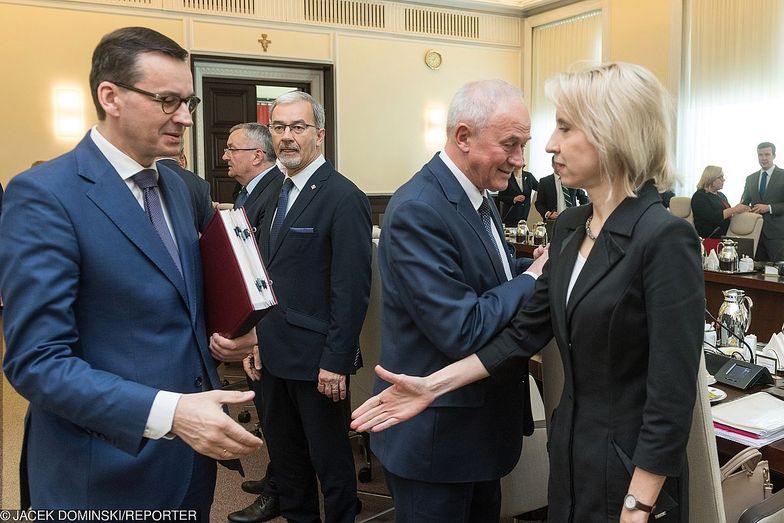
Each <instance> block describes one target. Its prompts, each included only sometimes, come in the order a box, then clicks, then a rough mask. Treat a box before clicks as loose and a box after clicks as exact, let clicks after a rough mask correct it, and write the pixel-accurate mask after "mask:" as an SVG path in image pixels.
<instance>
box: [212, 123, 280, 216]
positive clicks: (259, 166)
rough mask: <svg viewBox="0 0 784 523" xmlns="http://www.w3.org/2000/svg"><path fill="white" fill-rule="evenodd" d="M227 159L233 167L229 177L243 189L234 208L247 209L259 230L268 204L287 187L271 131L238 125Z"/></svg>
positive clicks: (229, 142)
mask: <svg viewBox="0 0 784 523" xmlns="http://www.w3.org/2000/svg"><path fill="white" fill-rule="evenodd" d="M223 159H224V160H226V163H228V164H229V177H231V178H233V179H234V180H235V181H236V182H237V183H239V184H240V186H241V189H240V191H239V193H238V194H237V199H236V200H235V201H234V208H235V209H239V208H241V207H244V208H245V213H246V214H247V215H248V220H249V221H250V224H251V225H253V227H258V225H259V222H260V221H261V218H262V217H263V214H262V211H263V210H264V203H265V202H266V201H267V198H270V197H272V198H276V197H277V196H278V192H280V186H281V185H282V184H283V173H282V172H281V171H280V169H278V167H277V165H276V164H275V159H276V156H275V149H274V148H273V146H272V136H271V135H270V132H269V129H267V127H265V126H264V125H261V124H260V123H255V122H249V123H240V124H237V125H235V126H234V127H232V128H231V130H230V131H229V139H228V140H227V141H226V148H225V149H224V150H223Z"/></svg>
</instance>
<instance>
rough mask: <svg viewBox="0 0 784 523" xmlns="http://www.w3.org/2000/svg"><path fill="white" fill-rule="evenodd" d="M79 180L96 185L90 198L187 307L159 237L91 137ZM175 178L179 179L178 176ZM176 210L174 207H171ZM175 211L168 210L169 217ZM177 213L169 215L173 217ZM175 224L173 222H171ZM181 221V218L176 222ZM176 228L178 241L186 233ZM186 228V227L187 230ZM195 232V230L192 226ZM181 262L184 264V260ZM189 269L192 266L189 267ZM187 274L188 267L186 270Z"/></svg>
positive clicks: (80, 153)
mask: <svg viewBox="0 0 784 523" xmlns="http://www.w3.org/2000/svg"><path fill="white" fill-rule="evenodd" d="M76 155H77V162H78V165H79V176H81V177H82V178H85V179H87V180H90V181H92V182H93V184H94V185H92V186H91V187H90V188H89V189H88V190H87V193H86V194H87V197H88V198H89V199H90V200H92V202H93V203H94V204H95V205H96V206H97V207H98V208H99V209H101V211H102V212H103V213H104V214H105V215H106V217H107V218H109V219H110V220H111V221H112V222H113V223H114V225H115V226H116V227H117V228H118V229H119V230H120V231H121V232H122V233H123V234H124V235H125V236H126V237H127V238H128V240H129V241H130V242H131V243H133V244H134V245H136V247H138V249H139V250H140V251H141V252H142V253H143V254H144V255H145V256H146V257H147V258H149V259H150V261H152V262H153V263H154V264H155V266H156V267H158V269H159V270H160V271H161V272H162V273H163V274H164V275H165V276H166V278H167V279H168V280H169V281H170V282H171V283H172V285H174V286H175V287H176V288H177V291H178V292H179V293H180V295H181V296H182V299H183V301H184V302H185V303H189V301H188V295H187V292H186V289H185V282H184V280H183V277H182V276H181V275H180V272H179V271H178V270H177V266H176V265H174V260H172V258H171V256H170V255H169V252H168V251H167V250H166V247H165V246H164V245H163V242H162V241H161V238H160V237H159V236H158V233H157V232H155V228H154V227H153V226H152V223H150V220H149V218H147V215H146V214H145V213H144V210H143V209H142V208H141V206H140V205H139V203H138V202H137V201H136V199H135V198H134V197H133V194H132V193H131V192H130V190H129V189H128V186H127V185H126V184H125V182H124V181H123V180H122V178H120V176H119V175H118V174H117V171H115V170H114V168H113V167H112V166H111V164H110V163H109V161H108V160H107V159H106V158H105V157H104V156H103V155H102V154H101V153H100V151H99V150H98V148H97V147H96V146H95V144H94V143H93V141H92V140H91V139H90V137H89V135H88V136H87V137H86V138H85V139H84V140H82V142H81V143H80V144H79V146H78V147H77V149H76ZM175 176H176V175H175ZM171 207H174V206H171ZM172 210H173V209H169V211H170V213H171V212H172ZM172 216H176V213H173V214H170V217H172ZM172 219H173V221H174V218H172ZM177 221H178V222H179V221H180V218H179V217H178V218H177ZM178 226H179V229H178V228H175V234H177V236H178V238H179V237H180V236H181V234H184V233H181V231H184V230H186V229H185V228H183V227H182V224H179V225H178ZM185 227H187V224H186V226H185ZM190 227H191V228H193V226H192V225H191V226H190ZM180 258H181V260H180V261H181V262H182V256H181V257H180ZM189 266H191V265H190V264H189ZM183 271H185V267H183Z"/></svg>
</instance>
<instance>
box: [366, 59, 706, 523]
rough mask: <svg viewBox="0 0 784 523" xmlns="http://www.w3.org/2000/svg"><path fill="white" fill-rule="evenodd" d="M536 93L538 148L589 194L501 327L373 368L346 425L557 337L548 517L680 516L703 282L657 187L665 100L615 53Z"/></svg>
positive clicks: (665, 161) (561, 226)
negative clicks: (488, 336) (470, 350)
mask: <svg viewBox="0 0 784 523" xmlns="http://www.w3.org/2000/svg"><path fill="white" fill-rule="evenodd" d="M546 89H547V92H548V95H549V96H550V97H551V98H552V100H553V101H554V103H555V106H556V120H557V128H556V130H555V132H554V133H553V136H552V137H551V139H550V141H549V143H548V144H547V150H548V152H551V153H553V154H554V155H555V161H556V164H557V169H558V172H559V173H560V175H561V177H562V178H563V180H564V183H566V184H567V185H568V186H570V187H581V188H583V189H585V190H586V191H587V192H588V195H589V196H590V199H591V202H592V203H591V204H590V205H586V206H581V207H576V208H572V209H568V210H567V211H565V212H564V213H563V215H562V217H561V218H559V219H558V220H557V222H556V228H555V234H554V238H553V242H552V244H551V245H550V261H549V262H548V264H546V265H545V268H544V272H543V274H542V276H541V277H540V278H539V280H538V282H537V286H536V292H535V294H534V296H533V297H532V298H531V299H530V300H529V301H528V302H527V303H526V304H524V305H523V306H522V307H521V309H520V311H519V312H518V313H517V315H516V316H515V317H514V318H513V319H512V321H511V323H510V325H509V326H508V327H507V328H506V329H505V330H503V331H502V332H501V333H500V334H499V335H498V336H497V337H496V338H495V339H494V340H492V341H491V342H490V343H489V344H488V345H486V346H485V347H484V348H482V349H481V350H480V351H479V352H477V353H476V354H474V355H472V356H469V357H467V358H465V359H463V360H461V361H459V362H457V363H454V364H452V365H450V366H448V367H445V368H444V369H442V370H440V371H438V372H435V373H434V374H432V375H430V376H428V377H425V378H416V377H409V376H402V375H396V374H392V373H389V372H387V371H386V370H385V369H381V368H377V372H378V374H379V376H381V378H382V379H384V380H387V381H389V382H391V383H393V384H394V386H392V387H389V388H388V389H386V390H385V391H384V392H383V393H382V394H380V395H379V396H376V397H374V398H371V399H370V400H368V401H367V402H366V403H365V405H363V406H362V407H361V408H360V409H358V411H357V412H355V417H356V418H357V419H356V420H355V422H354V424H353V425H354V426H355V427H356V428H359V429H361V430H365V429H368V428H371V427H372V430H374V431H377V430H383V429H384V428H387V427H389V426H392V425H394V424H396V423H400V422H402V421H404V420H406V419H408V418H410V417H411V416H413V415H415V414H416V413H417V412H419V411H420V410H421V409H422V408H423V405H426V404H428V403H429V402H431V401H432V400H433V399H434V398H436V397H438V396H440V395H442V394H444V393H445V392H447V391H450V390H454V389H455V388H458V387H461V386H463V385H465V384H467V383H470V382H472V381H476V380H478V379H482V378H485V377H488V376H490V377H491V379H519V378H520V376H522V375H524V374H526V373H527V372H528V370H527V366H528V358H529V357H530V356H531V355H533V354H534V353H536V352H538V351H539V350H540V349H541V348H542V347H543V346H544V345H545V344H546V343H547V342H548V341H549V340H550V339H551V338H552V337H553V336H555V339H556V341H557V343H558V347H559V349H560V353H561V359H562V360H563V364H564V388H563V393H562V395H561V401H560V404H559V406H558V408H557V409H556V410H555V412H554V413H553V418H552V420H551V423H550V434H549V448H550V482H549V519H548V521H550V522H566V521H569V522H577V523H586V522H588V523H590V522H608V521H612V522H617V521H621V522H642V521H648V518H649V516H650V508H651V507H654V508H653V514H654V515H656V516H657V519H656V521H657V522H662V521H682V522H686V521H688V508H687V506H686V505H687V501H688V492H687V486H688V471H687V461H686V453H685V451H686V442H687V439H688V434H689V428H690V424H691V416H692V409H693V406H694V398H695V393H696V382H697V379H696V376H697V367H698V362H699V356H700V346H701V340H702V325H703V323H702V321H703V297H704V288H703V276H702V268H701V264H700V255H699V239H698V237H697V235H696V233H695V231H694V228H693V227H692V226H691V225H690V224H688V223H687V222H685V221H684V220H680V219H678V218H675V217H673V216H671V215H670V213H669V212H667V210H666V209H665V208H664V207H663V206H662V205H661V204H660V200H659V196H658V190H665V189H666V188H668V187H669V186H670V185H671V183H672V181H673V178H674V174H673V170H672V166H671V160H670V122H671V116H670V115H671V111H670V104H669V100H668V97H667V95H666V93H665V91H664V89H663V88H662V87H661V85H660V84H659V82H658V81H657V80H656V79H655V77H654V76H653V75H652V74H651V73H650V72H649V71H647V70H646V69H643V68H642V67H639V66H636V65H631V64H620V63H615V64H607V65H603V66H599V67H595V68H591V69H588V70H585V71H582V72H578V73H571V74H562V75H559V76H557V77H555V78H553V79H551V80H550V81H549V82H548V83H547V87H546ZM657 189H658V190H657ZM583 263H584V265H583ZM629 495H631V496H629Z"/></svg>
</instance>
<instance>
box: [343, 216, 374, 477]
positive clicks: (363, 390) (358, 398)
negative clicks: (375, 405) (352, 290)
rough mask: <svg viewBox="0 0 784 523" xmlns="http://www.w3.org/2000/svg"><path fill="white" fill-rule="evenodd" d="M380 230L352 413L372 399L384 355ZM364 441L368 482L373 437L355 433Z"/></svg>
mask: <svg viewBox="0 0 784 523" xmlns="http://www.w3.org/2000/svg"><path fill="white" fill-rule="evenodd" d="M380 234H381V229H380V228H378V227H377V226H375V225H374V226H373V247H372V249H373V250H372V253H373V254H372V258H371V271H372V273H371V274H372V279H371V284H370V298H369V300H368V309H367V314H366V315H365V322H364V323H363V324H362V331H361V332H360V334H359V347H360V349H361V350H362V363H363V366H362V368H361V369H359V370H358V371H357V373H356V375H354V376H352V377H351V381H350V385H349V395H350V399H351V410H352V411H353V410H355V409H356V408H357V407H359V406H360V405H362V404H363V403H364V402H365V401H366V400H367V399H368V398H370V397H371V396H373V384H374V382H375V379H376V373H375V371H374V370H373V369H374V367H375V366H376V364H377V363H378V360H379V358H380V356H381V275H380V274H379V272H378V238H379V235H380ZM354 436H356V437H359V438H361V442H362V453H363V454H364V458H365V462H364V464H363V465H362V467H361V468H360V469H359V473H358V478H359V480H360V481H361V482H363V483H366V482H368V481H370V480H372V479H373V468H372V463H371V460H370V437H369V435H368V434H367V433H361V434H355V435H354Z"/></svg>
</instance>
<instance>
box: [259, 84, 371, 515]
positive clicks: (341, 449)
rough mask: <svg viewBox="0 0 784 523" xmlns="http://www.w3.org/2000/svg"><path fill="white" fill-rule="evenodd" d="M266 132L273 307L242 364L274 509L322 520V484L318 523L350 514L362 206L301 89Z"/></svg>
mask: <svg viewBox="0 0 784 523" xmlns="http://www.w3.org/2000/svg"><path fill="white" fill-rule="evenodd" d="M269 128H270V131H271V132H272V140H273V144H274V146H275V152H276V153H277V155H278V160H279V161H280V163H281V164H283V166H284V167H285V168H286V178H285V180H284V182H283V185H282V187H281V190H280V194H279V195H278V198H276V199H273V200H271V202H270V205H268V206H267V209H266V210H265V212H264V217H263V219H262V222H261V224H260V225H259V227H258V231H257V234H258V235H260V240H259V244H260V246H261V250H262V257H263V258H264V260H265V261H266V262H267V270H268V271H269V275H270V278H271V279H272V280H273V281H274V286H275V294H276V296H277V298H278V305H277V307H275V308H274V309H273V310H272V311H270V313H269V314H267V315H266V316H265V317H264V319H262V321H261V322H260V323H259V329H258V333H259V347H260V352H261V354H260V364H259V361H258V360H257V359H256V358H254V362H253V364H251V362H250V361H249V360H246V362H245V369H246V371H247V372H248V374H249V375H250V376H251V378H254V379H257V380H260V381H258V382H256V387H255V390H256V391H257V393H259V396H258V397H259V398H261V401H260V402H259V401H257V402H256V407H257V409H259V412H261V414H262V426H263V428H264V435H265V438H266V442H267V446H268V449H269V454H270V458H271V459H272V462H273V463H275V478H276V480H277V483H278V494H279V496H280V512H281V515H282V516H283V517H285V518H286V519H287V520H289V521H297V522H314V521H320V517H319V499H318V484H319V483H320V484H321V490H322V493H323V494H324V513H325V516H326V522H329V523H337V522H341V523H348V522H353V521H354V517H355V513H356V503H357V498H356V476H355V472H354V460H353V456H352V452H351V446H350V444H349V440H348V426H349V412H348V410H349V402H348V400H347V399H346V392H347V390H348V385H349V383H348V380H349V376H350V375H351V374H354V373H355V372H356V370H357V368H358V367H359V366H360V365H361V358H360V354H359V332H360V330H361V328H362V323H363V321H364V318H365V312H366V310H367V304H368V296H369V294H370V256H371V229H372V226H371V221H370V204H369V202H368V199H367V197H366V196H365V194H364V193H363V192H362V191H360V190H359V189H358V188H357V187H356V186H355V185H354V184H353V183H351V182H350V181H349V180H348V179H346V178H345V177H344V176H343V175H341V174H340V173H339V172H337V171H336V170H335V168H334V167H333V166H332V164H330V163H329V162H328V161H327V160H325V159H324V157H323V156H322V153H321V148H322V145H323V142H324V108H323V107H322V106H321V104H319V103H318V102H317V101H316V100H314V99H313V98H312V97H311V96H310V95H308V94H306V93H303V92H301V91H295V92H291V93H286V94H284V95H282V96H280V97H278V99H277V100H275V102H274V103H273V104H272V107H271V110H270V125H269ZM264 235H267V237H266V238H265V237H264ZM259 369H260V370H259ZM317 479H318V481H317Z"/></svg>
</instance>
